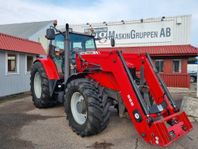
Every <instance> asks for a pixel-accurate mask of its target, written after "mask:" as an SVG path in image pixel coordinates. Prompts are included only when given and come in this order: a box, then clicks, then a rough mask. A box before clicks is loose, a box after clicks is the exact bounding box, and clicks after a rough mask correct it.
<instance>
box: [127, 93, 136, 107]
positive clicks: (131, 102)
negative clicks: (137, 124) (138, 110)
mask: <svg viewBox="0 0 198 149" xmlns="http://www.w3.org/2000/svg"><path fill="white" fill-rule="evenodd" d="M127 98H128V100H129V102H130V104H131V106H132V107H133V106H134V103H133V100H132V99H131V96H130V95H129V94H128V95H127Z"/></svg>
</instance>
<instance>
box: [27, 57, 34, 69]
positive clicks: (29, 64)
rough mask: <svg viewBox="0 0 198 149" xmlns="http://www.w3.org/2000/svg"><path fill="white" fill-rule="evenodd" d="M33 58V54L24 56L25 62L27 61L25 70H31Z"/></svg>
mask: <svg viewBox="0 0 198 149" xmlns="http://www.w3.org/2000/svg"><path fill="white" fill-rule="evenodd" d="M33 60H34V58H33V56H29V55H28V56H27V57H26V62H27V65H26V70H27V72H30V71H31V69H32V64H33Z"/></svg>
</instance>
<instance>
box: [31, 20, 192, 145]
mask: <svg viewBox="0 0 198 149" xmlns="http://www.w3.org/2000/svg"><path fill="white" fill-rule="evenodd" d="M55 32H57V34H55ZM46 38H47V39H49V40H50V45H49V54H48V56H47V57H46V58H38V59H37V60H36V61H35V62H34V65H33V68H32V72H31V92H32V100H33V102H34V105H35V106H36V107H38V108H48V107H51V106H55V105H56V104H57V103H63V104H64V107H65V112H66V115H67V119H68V121H69V125H70V127H71V128H72V129H73V130H74V131H75V132H76V133H77V134H78V135H80V136H82V137H83V136H90V135H95V134H97V133H99V132H101V131H103V130H104V129H105V128H106V126H107V124H108V122H109V118H110V106H114V107H115V108H117V110H118V112H119V115H120V116H122V115H123V113H124V112H128V114H129V116H130V118H131V121H132V122H133V124H134V127H135V128H136V130H137V132H138V133H139V134H140V136H141V137H142V138H143V139H144V140H145V141H146V142H148V143H150V144H155V145H160V146H167V145H169V144H171V143H172V142H173V141H175V140H177V139H178V138H180V137H181V136H184V135H185V134H187V133H188V132H189V131H190V130H191V129H192V125H191V123H190V121H189V119H188V117H187V116H186V114H185V112H183V111H180V110H179V108H178V107H177V106H176V104H175V103H174V100H173V99H172V97H171V95H170V93H169V91H168V89H167V87H166V85H165V84H164V82H163V80H162V79H161V78H160V75H159V74H158V72H157V70H156V68H155V66H154V65H153V63H152V60H151V58H150V56H149V54H146V53H145V54H128V53H122V51H121V50H116V49H113V48H112V51H108V52H107V51H97V49H96V44H95V40H94V36H92V35H86V34H80V33H75V32H73V31H72V30H71V29H70V28H69V25H68V24H66V30H65V31H64V32H62V31H60V30H58V29H56V23H55V24H54V26H51V28H50V29H48V30H47V35H46ZM112 43H113V40H112ZM112 45H113V44H112ZM55 48H62V49H64V50H63V52H62V54H61V57H60V60H62V63H61V65H60V63H57V62H56V59H55V56H54V51H55Z"/></svg>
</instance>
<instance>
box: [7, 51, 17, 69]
mask: <svg viewBox="0 0 198 149" xmlns="http://www.w3.org/2000/svg"><path fill="white" fill-rule="evenodd" d="M17 63H18V60H17V55H16V54H7V72H8V73H17V71H18V70H17V69H18V68H17Z"/></svg>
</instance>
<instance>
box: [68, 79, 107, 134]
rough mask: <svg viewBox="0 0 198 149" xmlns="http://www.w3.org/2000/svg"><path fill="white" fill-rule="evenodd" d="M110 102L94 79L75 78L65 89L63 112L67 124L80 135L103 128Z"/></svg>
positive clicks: (92, 132) (105, 123)
mask: <svg viewBox="0 0 198 149" xmlns="http://www.w3.org/2000/svg"><path fill="white" fill-rule="evenodd" d="M109 106H110V102H109V101H108V98H107V95H106V94H105V91H104V90H102V88H101V87H100V86H98V85H97V83H95V82H94V81H91V80H88V79H84V78H81V79H75V80H72V81H71V82H70V83H68V84H67V88H66V90H65V112H66V114H67V119H68V120H69V125H70V126H71V127H72V129H73V131H75V132H76V133H77V134H78V135H80V136H90V135H94V134H97V133H99V132H101V131H102V130H104V129H105V128H106V126H107V124H108V122H109V117H110V111H109Z"/></svg>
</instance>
